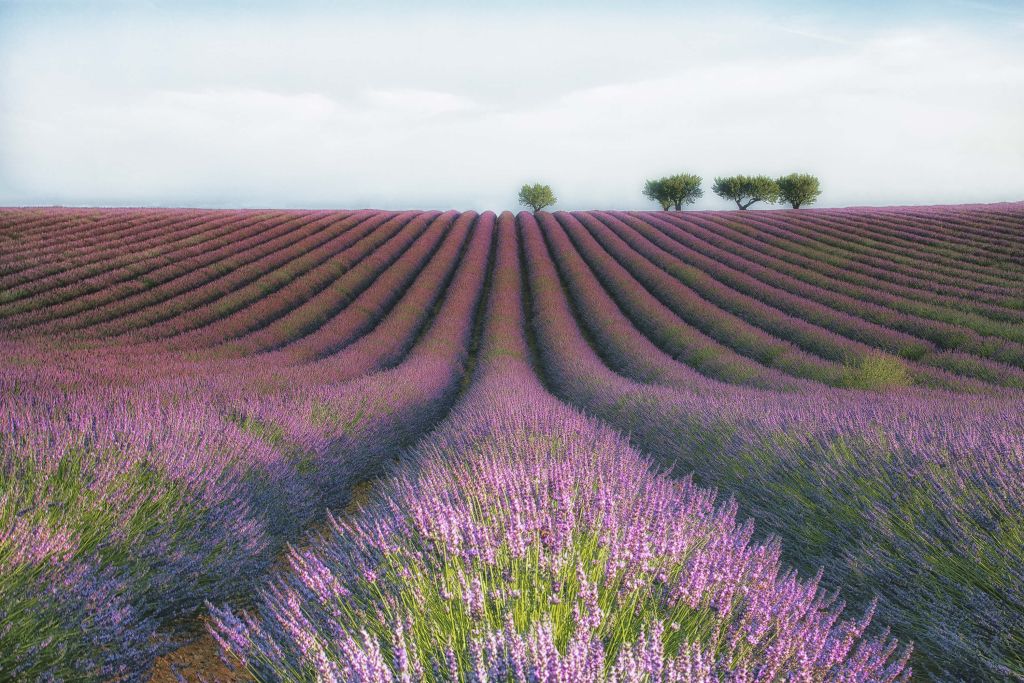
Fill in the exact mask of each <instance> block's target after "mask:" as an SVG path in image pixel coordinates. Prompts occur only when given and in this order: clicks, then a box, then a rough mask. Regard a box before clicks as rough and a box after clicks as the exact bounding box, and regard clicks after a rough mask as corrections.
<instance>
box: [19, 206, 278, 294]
mask: <svg viewBox="0 0 1024 683" xmlns="http://www.w3.org/2000/svg"><path fill="white" fill-rule="evenodd" d="M267 217H268V214H267V213H265V212H260V213H256V212H251V211H231V212H224V214H223V215H219V214H218V215H214V216H210V215H209V214H208V213H207V212H202V213H200V214H191V213H190V214H186V216H185V218H180V217H179V218H173V217H172V218H170V219H167V220H166V221H162V222H158V223H157V225H158V226H159V227H158V228H157V229H153V228H151V226H149V225H148V224H145V223H143V224H142V225H141V226H135V229H134V230H133V229H130V228H129V230H128V232H127V233H126V235H125V236H124V237H123V238H121V239H118V240H114V239H106V238H103V239H98V240H96V243H95V244H92V245H90V246H88V247H86V248H82V249H79V250H77V251H78V253H77V254H69V253H68V249H67V248H66V247H65V246H63V245H58V246H57V247H55V248H54V253H52V254H33V255H32V256H31V257H30V258H22V259H21V265H22V266H23V267H24V269H23V270H22V271H21V272H19V273H18V274H17V275H16V276H15V277H16V279H17V281H18V282H19V283H22V284H25V283H29V282H31V283H33V284H35V283H36V282H37V281H40V280H45V278H44V277H43V276H46V275H49V276H50V280H52V281H53V282H60V283H64V284H68V283H73V282H75V280H76V278H82V277H91V276H94V275H99V274H102V273H103V272H105V271H106V270H109V269H111V268H116V267H120V266H132V265H134V264H136V263H139V262H141V261H142V260H143V259H144V258H147V257H149V256H152V255H154V254H156V252H158V251H161V250H167V249H175V248H179V247H181V246H190V245H191V244H198V243H201V242H203V241H205V240H206V239H209V237H210V232H211V230H213V229H215V228H217V227H219V226H221V225H225V224H251V223H253V222H256V221H259V220H263V219H266V218H267ZM285 217H286V216H285ZM140 228H142V229H140ZM139 233H143V234H139ZM143 237H146V239H141V238H143ZM140 255H141V258H140ZM46 284H47V281H41V282H40V283H39V285H42V286H45V285H46ZM39 285H36V286H39Z"/></svg>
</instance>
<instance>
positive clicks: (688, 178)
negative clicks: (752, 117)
mask: <svg viewBox="0 0 1024 683" xmlns="http://www.w3.org/2000/svg"><path fill="white" fill-rule="evenodd" d="M703 181H704V179H703V178H701V177H700V176H699V175H694V174H693V173H678V174H676V175H670V176H665V177H663V178H657V179H653V180H648V181H647V182H646V183H645V184H644V189H643V193H644V196H645V197H647V198H648V199H653V200H654V201H656V202H658V204H660V205H661V208H662V209H664V210H665V211H669V210H670V209H675V210H676V211H681V210H682V208H683V206H684V205H686V204H692V203H694V202H695V201H697V200H698V199H700V198H701V197H703V196H704V190H703V189H701V183H702V182H703ZM711 190H712V191H713V192H714V193H715V194H717V195H718V196H719V197H721V198H722V199H731V200H732V201H734V202H736V206H737V207H738V208H739V209H741V210H743V209H748V208H750V206H751V205H752V204H754V203H755V202H767V203H769V204H775V203H776V202H780V201H781V202H785V203H787V204H789V205H790V206H792V207H793V208H794V209H799V208H800V207H801V206H806V205H808V204H813V203H814V202H815V200H817V198H818V195H820V194H821V184H820V182H819V181H818V178H817V176H813V175H811V174H809V173H790V174H789V175H784V176H782V177H780V178H772V177H770V176H766V175H754V176H748V175H733V176H726V177H724V178H715V183H714V185H712V186H711ZM557 201H558V198H557V197H555V193H554V192H552V190H551V186H550V185H542V184H540V183H535V184H533V185H529V184H527V185H523V187H522V188H521V189H520V190H519V203H520V204H522V205H524V206H529V207H530V208H532V209H533V210H534V211H540V210H541V209H543V208H544V207H547V206H552V205H553V204H554V203H555V202H557Z"/></svg>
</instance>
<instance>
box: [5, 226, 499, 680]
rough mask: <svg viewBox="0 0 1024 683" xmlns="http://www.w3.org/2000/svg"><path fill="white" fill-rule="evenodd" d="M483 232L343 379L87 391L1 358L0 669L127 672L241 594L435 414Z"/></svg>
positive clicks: (475, 288) (468, 316) (462, 329)
mask: <svg viewBox="0 0 1024 683" xmlns="http://www.w3.org/2000/svg"><path fill="white" fill-rule="evenodd" d="M492 226H493V214H491V215H490V216H489V217H488V218H484V219H481V220H479V221H477V222H476V224H475V225H474V231H475V234H476V237H475V241H474V244H475V245H477V246H476V247H475V248H474V251H473V255H474V258H473V259H469V260H467V261H466V262H465V268H462V269H460V270H459V274H458V276H456V278H455V280H454V281H452V283H451V287H450V291H449V293H448V296H446V297H444V299H443V304H442V305H441V306H440V307H439V308H438V309H437V311H436V315H434V316H433V320H432V321H431V322H430V323H429V328H428V329H427V331H426V332H425V333H424V334H422V335H419V336H418V337H416V338H414V339H412V340H410V341H411V342H413V343H412V347H411V349H410V351H409V354H408V356H407V357H406V359H405V360H404V361H403V362H402V363H400V364H398V365H397V366H395V367H394V368H393V369H391V370H387V371H384V372H381V373H377V374H370V375H365V376H363V377H360V378H357V379H354V380H353V381H351V382H342V383H340V384H339V383H338V382H337V378H336V377H332V376H331V375H330V373H329V372H325V371H324V368H321V371H320V372H319V373H312V376H311V377H309V378H307V382H306V383H305V386H304V389H303V390H301V391H295V389H296V388H297V387H296V386H290V387H287V388H286V390H284V391H283V392H274V393H270V394H266V393H264V394H253V393H252V391H251V389H249V388H247V387H243V386H241V385H238V384H236V383H234V382H231V381H222V379H224V378H221V377H219V376H218V375H216V374H209V375H208V374H206V373H199V374H197V375H196V376H194V377H191V378H175V379H173V380H161V381H157V382H155V383H154V382H149V383H147V382H146V380H145V377H146V375H147V372H146V368H145V367H138V368H137V372H138V378H137V383H136V384H134V385H133V386H131V387H129V388H126V389H121V388H118V387H117V386H113V385H112V386H111V387H110V388H109V389H101V390H99V391H96V390H95V387H94V384H93V383H92V382H85V383H80V382H79V381H78V378H77V376H76V374H77V373H76V370H75V369H73V368H71V369H69V368H68V367H61V368H54V369H53V371H50V370H49V369H47V368H45V367H43V366H41V364H39V363H33V362H27V363H21V364H18V365H16V366H12V367H10V368H5V369H4V370H5V372H4V375H3V377H2V378H0V383H2V385H3V391H2V392H0V396H3V397H4V398H3V401H2V402H0V424H2V425H3V426H2V428H0V434H3V438H2V441H0V472H3V474H4V476H3V477H2V478H0V484H2V486H3V488H4V490H3V495H2V496H0V500H2V501H3V506H2V511H0V529H2V530H3V531H2V533H0V610H3V613H4V616H5V620H4V621H5V628H4V630H3V631H2V632H0V671H2V672H3V673H4V675H12V676H14V677H21V678H34V677H35V676H36V675H44V674H46V675H55V676H57V677H71V678H75V679H80V678H82V677H85V678H96V679H101V680H108V679H110V678H116V677H119V678H120V679H121V680H140V679H142V678H143V677H144V676H145V675H146V672H147V669H148V667H149V665H150V663H151V662H152V660H153V657H154V656H155V655H156V654H158V653H159V652H161V651H162V650H163V649H164V648H166V646H167V641H166V637H165V636H164V635H163V634H164V633H165V630H164V627H166V626H168V625H170V624H172V623H175V622H176V620H177V619H179V618H180V617H182V616H185V615H187V614H191V613H194V611H195V609H196V608H197V607H198V606H199V601H200V600H201V599H202V598H208V599H225V598H227V597H229V596H231V595H236V594H240V593H245V592H248V591H250V590H251V589H252V582H253V581H254V580H256V579H257V578H258V577H259V576H260V575H261V574H262V573H263V572H264V571H266V570H267V569H268V568H269V564H270V562H272V561H273V559H274V557H275V556H276V554H277V553H278V551H279V550H281V549H282V548H283V546H284V543H285V542H287V541H291V540H295V539H296V537H297V535H298V533H299V532H300V531H301V529H303V528H305V527H306V526H308V525H309V524H310V523H311V522H312V521H313V520H314V519H315V518H316V517H317V516H318V515H319V514H320V513H321V512H322V511H323V509H324V506H328V505H329V506H338V505H341V504H343V503H344V500H345V496H346V494H347V491H348V490H349V489H350V488H351V485H352V484H353V483H355V482H357V481H359V480H360V479H363V478H365V477H366V476H368V475H369V474H370V473H372V472H373V471H374V470H375V469H378V468H379V467H380V466H381V464H382V463H383V462H386V461H387V460H388V458H389V457H390V456H391V455H393V454H394V453H395V452H397V451H398V450H400V449H401V448H402V447H403V445H404V444H406V443H408V442H409V441H410V440H411V439H414V438H415V437H417V436H418V435H419V434H421V433H422V432H423V431H424V430H426V429H427V428H428V427H429V426H430V425H431V424H433V423H434V422H436V421H437V420H438V419H440V418H441V417H443V415H444V413H445V412H446V410H447V406H448V405H450V403H451V401H452V400H453V398H454V396H455V393H456V392H457V391H458V390H459V387H460V386H461V378H462V376H463V373H464V368H465V363H466V359H467V354H468V352H469V343H470V336H469V335H470V330H472V329H473V324H472V321H473V316H474V314H475V310H476V308H477V303H478V300H479V294H480V292H481V291H482V289H483V281H484V277H485V274H486V267H487V252H488V251H489V249H488V245H489V243H490V230H491V229H492ZM13 348H14V346H13V345H12V349H13ZM19 350H20V352H21V353H22V355H23V357H24V356H25V355H26V354H25V348H24V345H21V346H20V347H19ZM40 353H41V354H45V347H43V349H40ZM103 353H106V354H107V355H102V354H103ZM258 358H259V357H258V356H256V357H253V361H254V362H257V360H258ZM25 360H26V361H31V360H32V359H31V358H25ZM151 360H152V361H154V362H159V361H160V357H159V356H154V357H152V358H151ZM82 362H83V364H85V363H89V364H91V365H93V366H95V365H97V364H100V365H102V364H106V365H109V366H112V367H115V368H116V367H118V366H119V365H121V363H122V362H123V359H122V358H119V357H118V356H117V349H116V348H113V349H111V350H110V351H107V352H103V351H99V350H97V351H96V352H94V353H92V354H91V355H90V354H82ZM110 374H111V375H113V374H114V373H113V372H111V373H110ZM314 378H315V380H317V381H318V382H319V383H317V384H315V383H313V380H314ZM228 379H230V378H228ZM79 386H81V389H82V390H81V391H78V390H76V389H75V388H76V387H79ZM57 416H61V417H57ZM186 454H188V455H189V457H185V456H186ZM100 511H102V514H98V513H99V512H100ZM172 558H173V559H172ZM169 559H171V561H168V560H169ZM218 596H219V597H218ZM86 623H87V624H89V627H88V628H83V627H82V625H83V624H86Z"/></svg>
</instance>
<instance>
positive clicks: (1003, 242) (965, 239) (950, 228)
mask: <svg viewBox="0 0 1024 683" xmlns="http://www.w3.org/2000/svg"><path fill="white" fill-rule="evenodd" d="M841 215H842V216H843V217H844V218H845V219H847V220H848V221H850V222H851V223H853V224H855V225H857V226H858V227H869V228H875V224H874V222H873V221H878V222H879V223H880V224H879V225H878V226H877V229H878V231H879V232H880V233H881V235H885V236H898V237H900V238H901V242H906V243H908V246H909V247H910V248H911V249H914V248H916V249H918V250H921V251H929V252H932V253H934V254H936V255H938V256H948V257H950V258H952V259H953V260H954V261H956V260H959V259H961V258H963V259H966V260H967V261H968V262H970V263H974V264H976V265H978V266H981V267H982V268H991V267H992V266H993V264H995V266H996V270H997V272H998V270H999V267H1000V266H1003V265H1006V264H1008V263H1011V262H1021V261H1022V259H1024V257H1022V256H1021V254H1020V252H1019V250H1017V249H1016V247H1015V244H1014V241H1013V239H1012V238H1010V239H1007V238H1006V237H1007V236H1005V235H1004V236H1002V237H1000V236H998V235H995V234H993V233H991V232H982V233H980V234H979V233H978V232H975V231H973V230H972V225H971V223H970V222H965V221H963V220H960V219H959V218H958V217H957V215H956V213H954V212H944V213H943V214H940V215H939V216H938V217H936V216H935V214H934V213H932V214H930V215H929V214H927V213H925V214H921V213H918V214H917V215H907V213H905V212H902V211H884V210H871V211H863V212H858V213H852V212H849V211H847V212H844V213H843V214H841ZM984 215H985V214H984V213H983V212H978V211H975V212H974V213H973V217H972V218H973V220H977V219H979V218H981V219H982V220H984ZM1003 229H1005V227H1004V228H1003ZM965 233H966V234H965ZM908 238H909V239H908Z"/></svg>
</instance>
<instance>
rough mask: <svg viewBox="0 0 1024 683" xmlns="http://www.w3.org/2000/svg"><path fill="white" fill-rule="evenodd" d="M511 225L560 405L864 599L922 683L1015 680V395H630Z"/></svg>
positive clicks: (543, 258) (1022, 500) (537, 243)
mask: <svg viewBox="0 0 1024 683" xmlns="http://www.w3.org/2000/svg"><path fill="white" fill-rule="evenodd" d="M520 221H521V225H522V228H523V231H524V244H525V249H526V254H527V264H526V265H527V272H528V274H529V279H530V286H531V293H532V295H533V297H534V299H533V305H534V317H533V321H534V324H535V329H536V332H537V340H538V349H539V350H540V355H541V360H542V366H543V368H544V370H545V373H546V377H547V378H548V381H549V383H550V385H551V386H552V387H554V389H555V390H556V392H557V393H558V394H559V395H560V396H562V397H563V398H565V399H566V400H569V401H570V402H572V403H574V404H576V405H578V406H579V407H581V408H583V409H585V410H586V411H587V412H589V413H592V414H594V415H596V416H598V417H600V418H601V419H603V420H605V421H606V422H608V423H609V424H611V425H613V426H615V427H616V428H618V429H620V430H622V431H623V432H626V433H628V434H630V435H631V439H632V440H633V442H634V443H636V444H638V445H640V446H642V447H643V448H644V449H645V450H646V451H647V452H649V453H651V454H652V455H654V456H655V457H656V458H657V459H658V461H659V462H660V463H663V464H664V465H666V466H671V467H675V468H679V469H680V470H681V471H682V472H689V471H691V470H692V471H694V472H695V476H696V477H697V478H698V480H699V481H702V482H705V483H707V484H710V485H716V486H720V487H722V488H723V489H725V490H727V491H730V492H731V493H733V494H734V495H736V497H737V500H738V502H739V503H740V505H741V507H742V509H743V510H746V511H749V512H751V513H752V514H754V515H755V517H756V518H757V519H759V521H760V522H761V524H762V525H763V526H764V527H765V528H766V529H768V530H769V531H772V532H775V533H778V534H779V535H780V536H781V537H782V538H783V541H784V543H785V547H786V548H787V552H786V554H785V557H787V558H788V559H789V560H790V561H792V562H794V563H796V564H797V566H799V567H801V568H803V569H806V570H810V571H813V570H814V569H815V568H817V567H819V566H824V568H825V577H826V581H827V583H828V585H830V586H832V587H839V586H842V587H843V590H844V592H845V593H846V594H848V595H851V596H853V597H855V598H856V599H857V600H858V602H859V603H861V604H866V602H867V601H869V600H870V598H871V597H872V596H873V595H876V594H877V595H879V596H880V597H881V600H880V602H879V614H880V615H881V617H882V619H883V620H884V621H885V622H886V623H889V624H892V625H893V626H894V628H896V629H897V632H898V633H900V634H901V635H903V636H904V637H907V638H910V639H913V640H914V641H915V642H916V643H917V648H918V652H919V653H920V655H921V656H920V663H921V664H922V666H924V667H925V668H926V669H927V670H928V671H929V672H930V673H931V674H932V675H937V676H940V677H948V678H956V677H961V678H965V679H970V680H1000V679H1005V677H1007V676H1013V675H1017V676H1019V675H1021V673H1022V667H1021V662H1020V661H1019V659H1017V658H1016V655H1015V653H1017V652H1019V648H1018V647H1017V645H1018V643H1019V642H1021V637H1022V635H1024V617H1022V615H1024V611H1022V609H1021V608H1022V606H1024V594H1022V593H1021V591H1020V586H1022V585H1024V574H1022V567H1024V564H1022V563H1021V561H1020V559H1021V557H1024V544H1022V543H1021V540H1020V538H1019V535H1017V534H1016V532H1015V529H1019V528H1021V524H1022V523H1024V516H1022V515H1024V486H1022V485H1021V482H1020V478H1019V476H1018V474H1019V472H1020V470H1021V467H1022V466H1024V440H1022V438H1021V434H1024V423H1022V415H1024V403H1022V399H1021V398H1020V397H1019V396H1012V397H1003V398H995V397H974V398H968V397H964V396H960V395H952V394H942V393H940V392H922V391H902V392H888V393H882V394H879V393H876V392H856V391H846V390H836V389H824V388H821V389H817V390H811V391H803V392H800V393H786V394H779V393H776V392H771V391H761V390H754V389H742V388H730V387H729V386H727V385H722V384H717V383H713V382H706V383H704V384H703V385H702V384H700V383H696V382H695V383H694V386H693V387H692V388H691V389H690V390H688V391H683V390H679V389H678V388H668V387H658V386H652V385H644V384H640V383H638V382H635V381H631V380H629V379H627V378H624V377H621V376H619V375H616V374H615V373H614V372H612V371H610V370H609V369H608V368H607V366H605V364H604V363H602V361H601V359H600V358H599V357H598V356H597V354H596V353H595V352H594V351H593V349H592V348H591V347H590V346H589V345H588V343H587V341H586V338H585V337H584V336H583V334H582V333H581V331H580V329H579V327H578V326H577V323H576V321H575V319H574V317H573V312H572V310H571V308H570V307H569V305H568V302H567V301H566V299H565V296H564V294H563V293H562V290H561V288H560V286H559V277H558V273H557V271H556V269H555V267H554V265H553V263H552V262H551V258H550V256H549V255H548V253H547V252H546V249H545V245H544V240H543V238H542V237H541V236H540V234H539V230H537V228H536V226H535V224H534V223H533V221H532V217H530V216H526V215H524V216H521V217H520ZM619 348H620V349H628V348H629V347H628V344H627V343H626V340H623V343H622V344H620V345H619ZM622 365H623V366H625V365H626V364H625V363H623V364H622Z"/></svg>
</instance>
